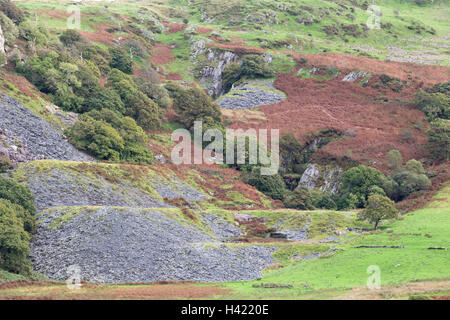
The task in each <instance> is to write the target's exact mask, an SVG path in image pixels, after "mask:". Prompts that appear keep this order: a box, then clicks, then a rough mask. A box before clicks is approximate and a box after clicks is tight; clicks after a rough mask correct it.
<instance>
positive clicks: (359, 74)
mask: <svg viewBox="0 0 450 320" xmlns="http://www.w3.org/2000/svg"><path fill="white" fill-rule="evenodd" d="M369 75H370V74H369V73H368V72H364V71H352V72H350V73H349V74H347V75H346V76H345V77H344V78H342V81H345V82H354V81H356V80H358V79H362V78H365V77H368V76H369Z"/></svg>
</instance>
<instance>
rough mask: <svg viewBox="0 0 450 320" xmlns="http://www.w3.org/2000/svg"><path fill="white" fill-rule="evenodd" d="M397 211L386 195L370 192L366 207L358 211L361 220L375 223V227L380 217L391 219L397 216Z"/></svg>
mask: <svg viewBox="0 0 450 320" xmlns="http://www.w3.org/2000/svg"><path fill="white" fill-rule="evenodd" d="M397 215H398V211H397V209H396V208H395V203H394V201H392V200H391V199H389V198H388V197H385V196H383V195H379V194H372V195H371V196H369V198H368V200H367V206H366V208H365V209H364V210H363V211H362V212H361V213H360V215H359V218H360V219H361V220H367V221H369V222H372V223H374V224H375V227H374V228H375V229H377V228H378V224H379V223H380V221H381V220H382V219H393V218H395V217H397Z"/></svg>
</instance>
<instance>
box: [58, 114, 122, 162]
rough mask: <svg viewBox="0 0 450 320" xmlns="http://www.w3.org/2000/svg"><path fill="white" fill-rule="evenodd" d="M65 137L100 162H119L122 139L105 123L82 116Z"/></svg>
mask: <svg viewBox="0 0 450 320" xmlns="http://www.w3.org/2000/svg"><path fill="white" fill-rule="evenodd" d="M66 135H67V137H68V138H69V140H70V142H71V143H73V144H74V145H75V146H76V147H78V148H80V149H82V150H86V151H88V152H89V153H91V154H92V155H94V156H95V157H97V158H99V159H102V160H110V161H119V160H120V153H121V152H122V151H123V149H124V141H123V138H122V137H121V136H120V135H119V133H118V132H117V130H116V129H114V128H113V127H112V126H111V125H109V124H108V123H107V122H105V121H98V120H94V119H93V118H91V117H89V116H86V115H83V116H81V117H80V119H79V121H77V122H76V123H75V125H74V126H72V127H71V128H69V129H67V131H66Z"/></svg>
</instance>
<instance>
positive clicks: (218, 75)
mask: <svg viewBox="0 0 450 320" xmlns="http://www.w3.org/2000/svg"><path fill="white" fill-rule="evenodd" d="M206 58H207V60H208V61H209V62H210V63H211V64H209V65H207V66H205V67H204V68H203V70H202V71H201V80H200V82H201V83H203V84H204V85H205V86H206V88H207V89H208V94H209V95H210V96H212V97H219V96H220V95H222V94H223V86H222V72H223V70H224V69H225V67H226V66H227V65H228V64H230V63H232V62H236V61H238V60H239V56H238V55H237V54H236V53H234V52H231V51H223V50H217V49H212V48H209V49H207V51H206Z"/></svg>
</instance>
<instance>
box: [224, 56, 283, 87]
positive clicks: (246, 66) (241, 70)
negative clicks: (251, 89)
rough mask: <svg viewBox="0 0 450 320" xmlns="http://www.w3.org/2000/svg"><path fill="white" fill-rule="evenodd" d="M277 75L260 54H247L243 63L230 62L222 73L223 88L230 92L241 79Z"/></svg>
mask: <svg viewBox="0 0 450 320" xmlns="http://www.w3.org/2000/svg"><path fill="white" fill-rule="evenodd" d="M274 75H275V73H274V71H273V70H272V68H271V67H270V66H269V65H268V64H267V62H266V61H265V60H264V58H263V57H261V56H259V55H246V56H245V57H244V58H243V59H242V64H241V65H239V64H238V63H236V62H233V63H230V64H229V65H227V66H226V67H225V69H224V70H223V73H222V79H223V80H222V81H223V89H224V90H225V92H228V91H229V90H230V89H231V87H232V85H233V83H236V82H237V81H239V80H240V79H257V78H270V77H273V76H274Z"/></svg>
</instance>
